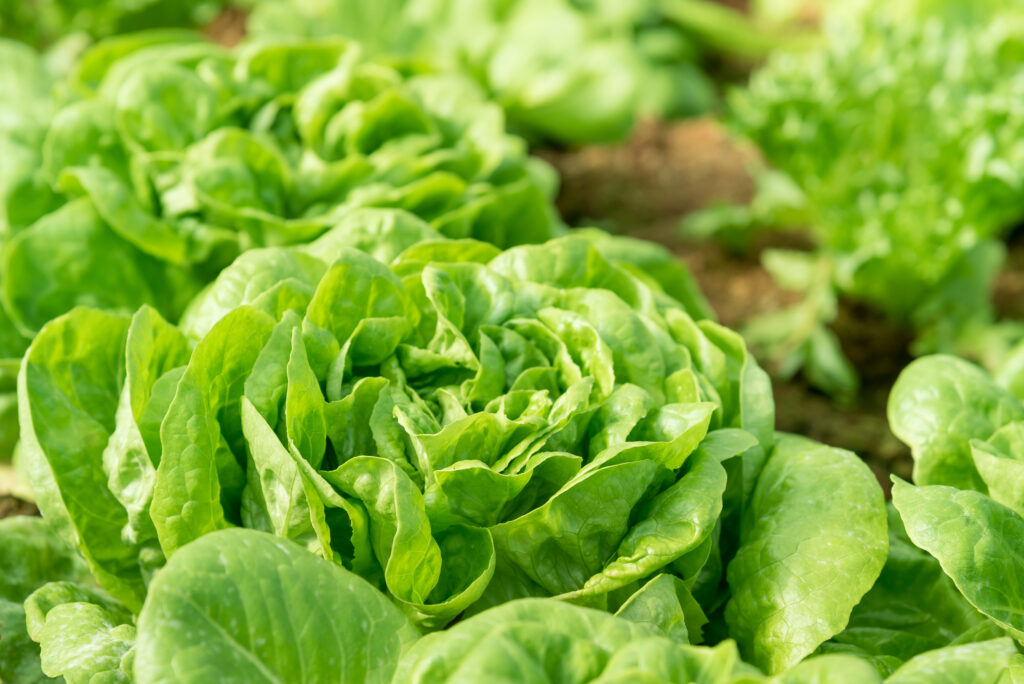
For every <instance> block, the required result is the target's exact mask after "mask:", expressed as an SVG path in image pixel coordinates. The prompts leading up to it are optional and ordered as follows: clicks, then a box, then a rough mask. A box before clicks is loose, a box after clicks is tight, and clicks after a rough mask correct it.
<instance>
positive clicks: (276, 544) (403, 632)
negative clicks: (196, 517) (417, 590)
mask: <svg viewBox="0 0 1024 684" xmlns="http://www.w3.org/2000/svg"><path fill="white" fill-rule="evenodd" d="M416 637H417V633H416V631H415V630H414V629H413V628H412V626H411V625H410V624H409V622H408V621H407V620H406V619H405V618H404V617H403V616H402V614H401V613H400V612H399V611H398V610H397V609H396V608H395V607H394V606H392V605H391V604H390V603H389V602H388V601H387V599H386V598H385V597H384V596H383V595H382V594H380V593H379V592H377V591H376V590H375V589H374V588H373V587H372V586H370V585H369V584H367V583H366V582H365V581H363V580H362V579H360V578H359V577H356V576H355V575H353V574H352V573H350V572H347V571H345V570H343V569H341V568H339V567H336V566H334V565H332V564H331V563H328V562H327V561H324V560H323V559H319V558H317V557H315V556H313V555H312V554H310V553H308V552H306V551H303V550H302V549H301V548H299V547H298V546H296V545H294V544H292V543H290V542H288V541H284V540H280V539H275V538H274V537H272V536H270V535H268V534H264V533H260V532H254V531H251V530H225V531H221V532H216V533H213V534H209V535H207V536H205V537H203V538H202V539H200V540H198V541H196V542H194V543H192V544H189V545H188V546H186V547H185V548H183V549H182V550H181V551H180V552H179V553H177V554H176V555H175V556H174V557H173V558H172V559H171V561H170V562H169V563H168V564H167V567H166V568H164V570H163V571H161V573H160V574H159V575H158V577H157V578H156V580H155V581H154V582H153V585H152V586H151V588H150V593H149V597H148V598H147V600H146V606H145V608H144V609H143V611H142V613H141V615H140V616H139V633H138V644H137V647H136V648H137V654H136V656H135V663H134V675H135V681H137V682H139V683H140V684H148V683H153V682H182V681H203V680H206V679H209V678H210V677H213V678H215V679H223V678H226V679H227V680H229V681H249V682H279V681H285V680H289V679H297V680H299V681H303V682H330V681H339V680H342V681H365V682H389V681H391V675H392V673H393V672H394V670H395V667H396V665H397V662H398V656H399V654H400V653H401V652H402V650H403V649H404V648H405V647H406V646H408V645H409V644H410V643H411V642H413V641H414V640H415V639H416Z"/></svg>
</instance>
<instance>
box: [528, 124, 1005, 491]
mask: <svg viewBox="0 0 1024 684" xmlns="http://www.w3.org/2000/svg"><path fill="white" fill-rule="evenodd" d="M540 154H541V156H542V157H544V158H545V159H547V160H548V161H550V162H551V163H553V164H554V165H555V167H556V168H557V169H558V170H559V172H560V173H561V174H562V191H561V193H560V196H559V199H558V203H559V208H560V209H561V210H562V212H563V215H564V216H565V218H566V219H567V220H568V221H569V222H570V223H571V224H575V225H579V224H581V223H598V224H599V225H602V226H604V227H606V228H609V229H611V230H613V231H616V232H622V233H628V234H630V235H633V236H636V237H642V238H645V239H650V240H654V241H656V242H659V243H661V244H664V245H665V246H667V247H669V248H670V249H672V250H673V251H674V252H676V253H677V254H678V255H679V256H680V257H681V258H682V259H683V260H684V261H685V262H686V263H687V265H688V266H689V267H690V269H691V271H692V272H693V274H694V276H695V277H696V278H697V280H698V282H699V283H700V285H701V287H702V289H703V290H704V293H705V295H706V296H707V298H708V300H709V301H710V303H711V305H712V306H713V307H714V309H715V311H716V312H717V314H718V317H719V320H720V321H721V322H722V323H723V324H725V325H728V326H729V327H731V328H740V327H742V325H743V324H744V323H745V322H746V321H748V320H750V319H751V318H752V317H753V316H755V315H757V314H759V313H763V312H766V311H772V310H775V309H778V308H780V307H783V306H787V305H790V304H793V303H794V302H795V301H796V298H795V295H794V294H793V293H791V292H786V291H784V290H781V289H780V288H779V287H778V286H776V285H775V283H774V282H773V281H772V279H771V276H770V275H769V274H768V273H767V271H765V270H764V268H762V267H761V264H760V253H761V252H762V251H763V250H764V249H766V248H768V247H787V248H791V249H800V248H807V247H809V245H808V244H807V242H806V239H805V238H803V237H802V236H800V235H797V234H782V235H774V236H770V237H766V238H763V239H759V240H757V241H755V243H754V245H753V246H752V248H751V249H750V250H749V251H748V252H747V253H745V254H737V253H734V252H731V251H728V250H726V249H725V248H723V247H722V246H720V245H717V244H714V243H706V242H694V241H692V240H687V239H685V238H683V237H682V236H681V234H680V231H679V229H678V225H679V219H680V218H682V217H683V216H685V215H686V214H689V213H691V212H694V211H696V210H698V209H701V208H704V207H707V206H710V205H711V204H714V203H716V202H732V203H742V202H746V201H748V200H749V199H750V197H751V194H752V192H753V183H752V182H751V179H750V177H749V175H748V174H747V172H746V169H747V167H748V164H749V163H750V161H751V160H753V159H755V152H754V151H752V150H751V149H749V148H745V147H743V146H740V145H738V144H736V143H735V142H734V141H733V140H731V139H730V137H729V136H728V135H727V133H726V132H725V131H724V129H723V128H722V126H721V125H720V124H718V123H716V122H714V121H712V120H709V119H695V120H690V121H682V122H677V123H672V124H664V123H654V122H648V123H645V124H643V125H642V126H640V127H639V129H638V130H637V132H636V134H635V135H634V136H633V139H632V140H630V141H629V142H628V143H626V144H624V145H618V146H595V147H588V148H584V149H582V150H579V151H570V152H566V151H559V152H551V151H548V152H542V153H540ZM1021 258H1022V261H1024V249H1022V257H1021ZM1021 287H1022V289H1024V283H1022V285H1021ZM1022 299H1024V298H1022ZM834 329H835V331H836V333H837V335H838V336H839V338H840V340H841V342H842V345H843V350H844V352H845V353H846V354H847V356H848V358H849V359H850V360H851V362H852V363H853V364H854V366H855V367H856V368H857V371H858V373H859V374H860V376H861V381H862V389H861V392H860V395H859V396H858V398H857V399H856V400H855V401H854V403H853V404H852V405H850V406H846V407H840V406H838V405H837V404H836V403H835V402H834V401H833V400H832V399H830V398H828V397H826V396H824V395H822V394H821V393H819V392H817V391H815V390H814V389H813V388H811V387H809V386H808V385H807V383H805V382H804V381H803V380H802V379H801V378H799V377H798V378H796V379H793V380H789V381H782V380H779V379H778V378H776V379H775V382H774V389H775V403H776V422H777V425H778V428H779V429H780V430H784V431H787V432H794V433H798V434H802V435H806V436H808V437H811V438H814V439H817V440H820V441H822V442H825V443H828V444H832V445H834V446H839V447H843V448H846V449H851V450H852V451H855V452H857V453H858V454H860V455H861V457H863V458H864V460H865V461H866V462H867V463H868V465H869V466H871V468H872V470H874V472H875V473H876V475H877V476H878V478H879V481H880V482H882V484H883V487H885V489H886V491H888V480H889V478H888V476H889V474H892V473H894V474H897V475H899V476H901V477H909V475H910V467H911V461H910V456H909V451H908V450H907V448H906V447H905V446H904V445H903V444H901V443H900V442H899V441H898V440H897V439H896V438H895V437H894V436H893V435H892V433H891V432H890V431H889V428H888V422H887V421H886V417H885V405H886V401H887V398H888V394H889V389H890V388H891V387H892V383H893V382H894V381H895V379H896V376H897V375H898V374H899V371H900V369H902V368H903V367H904V366H905V365H906V364H907V363H908V362H909V360H910V357H909V354H908V352H907V347H908V345H909V343H910V334H909V332H908V331H906V330H902V329H899V328H897V327H895V326H894V325H893V324H891V323H889V322H888V321H886V320H885V319H884V318H883V317H882V316H881V315H879V314H878V313H877V312H874V311H872V310H870V309H867V308H865V307H863V306H859V305H855V304H852V303H850V302H842V303H841V310H840V314H839V317H838V319H837V320H836V322H835V325H834Z"/></svg>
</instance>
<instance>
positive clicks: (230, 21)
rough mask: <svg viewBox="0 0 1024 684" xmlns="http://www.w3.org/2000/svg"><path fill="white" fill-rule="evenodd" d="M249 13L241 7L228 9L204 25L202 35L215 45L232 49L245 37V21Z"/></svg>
mask: <svg viewBox="0 0 1024 684" xmlns="http://www.w3.org/2000/svg"><path fill="white" fill-rule="evenodd" d="M248 16H249V12H248V11H247V10H245V9H243V8H241V7H228V8H225V9H224V10H223V11H222V12H221V13H220V14H218V15H217V16H216V17H215V18H214V20H213V21H211V22H210V23H209V24H207V25H206V28H204V29H203V33H204V34H206V37H207V38H209V39H210V40H212V41H213V42H215V43H220V44H221V45H223V46H224V47H234V46H236V45H238V44H239V43H240V42H242V38H244V37H245V20H246V18H248Z"/></svg>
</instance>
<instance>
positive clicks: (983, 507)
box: [825, 356, 1024, 682]
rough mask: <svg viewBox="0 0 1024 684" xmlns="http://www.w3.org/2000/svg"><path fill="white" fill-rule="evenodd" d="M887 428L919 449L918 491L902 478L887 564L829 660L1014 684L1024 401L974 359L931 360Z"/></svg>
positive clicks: (919, 367)
mask: <svg viewBox="0 0 1024 684" xmlns="http://www.w3.org/2000/svg"><path fill="white" fill-rule="evenodd" d="M889 420H890V423H891V425H892V429H893V432H895V433H896V435H897V436H898V437H899V438H900V439H902V440H903V441H904V442H906V443H907V444H908V445H909V446H910V448H911V450H912V453H913V456H914V480H915V485H911V484H908V483H906V482H903V481H902V480H899V479H898V478H894V480H895V483H894V485H893V490H892V498H893V504H894V507H891V508H890V525H889V533H890V546H889V548H890V556H889V560H888V561H887V563H886V566H885V569H883V571H882V574H881V576H880V578H879V581H878V583H877V584H876V585H875V587H874V588H873V589H872V590H871V591H870V592H869V593H868V594H867V596H865V598H864V600H863V601H862V602H861V604H860V605H859V606H858V607H857V608H855V609H854V611H853V614H852V616H851V618H850V624H849V626H848V627H847V629H846V630H845V631H844V632H843V633H842V634H840V635H839V636H837V637H836V638H835V639H834V640H833V641H832V642H830V643H829V644H826V647H825V650H826V651H842V652H847V653H855V654H858V655H860V656H862V657H867V658H868V659H869V660H870V661H871V662H873V663H874V664H875V665H876V667H878V669H879V670H881V671H883V672H886V671H891V670H892V669H893V668H894V667H897V666H899V665H900V664H901V663H903V662H906V663H907V664H906V665H904V666H902V667H901V668H900V669H899V670H898V672H906V671H907V670H908V668H909V669H910V671H911V672H914V671H916V672H917V674H916V676H915V678H911V679H906V681H935V680H933V679H927V677H928V676H931V675H929V674H928V673H929V672H931V673H933V675H934V673H935V672H942V673H943V674H944V676H945V681H978V682H980V681H986V682H988V681H991V682H1006V681H1015V680H1014V677H1020V676H1021V672H1022V667H1024V658H1022V656H1020V655H1018V650H1019V644H1020V643H1021V642H1022V638H1024V636H1022V635H1024V622H1022V620H1021V615H1022V612H1024V611H1022V607H1024V589H1022V586H1021V577H1022V576H1024V567H1022V565H1024V563H1022V561H1021V558H1020V554H1019V552H1018V547H1019V540H1020V539H1021V536H1022V535H1024V518H1022V517H1021V515H1022V513H1024V508H1022V504H1024V498H1022V492H1024V487H1022V486H1021V483H1022V482H1024V479H1022V474H1024V468H1022V466H1021V464H1022V463H1024V449H1022V446H1024V439H1022V438H1024V402H1022V401H1021V400H1020V399H1018V398H1017V397H1015V396H1014V395H1012V394H1011V393H1009V392H1008V391H1007V390H1006V389H1004V388H1002V387H1000V386H999V385H998V384H997V383H996V381H995V380H994V379H993V378H992V377H991V376H989V375H988V374H987V373H986V372H985V371H983V370H982V369H980V368H978V367H977V366H974V365H973V364H970V363H968V362H967V361H964V360H962V359H959V358H956V357H953V356H929V357H926V358H923V359H919V360H917V361H915V362H914V363H912V364H911V365H910V366H908V367H907V368H906V370H904V372H903V373H902V374H901V376H900V378H899V380H898V381H897V383H896V386H895V387H894V388H893V391H892V395H891V397H890V401H889ZM1014 641H1016V642H1017V646H1014V645H1013V642H1014ZM993 649H995V650H994V651H993ZM985 653H990V654H991V657H992V660H991V661H988V660H987V658H988V657H987V656H985V655H984V654H985ZM997 653H1001V654H1002V655H999V656H998V657H997ZM1008 659H1009V660H1008ZM915 663H916V665H914V664H915ZM986 663H987V664H986ZM911 665H914V666H913V667H911ZM893 679H897V677H896V676H895V675H894V677H893ZM898 681H904V680H898Z"/></svg>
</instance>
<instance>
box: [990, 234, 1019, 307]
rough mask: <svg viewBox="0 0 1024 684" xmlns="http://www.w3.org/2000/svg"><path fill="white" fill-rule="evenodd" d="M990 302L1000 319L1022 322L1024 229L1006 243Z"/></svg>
mask: <svg viewBox="0 0 1024 684" xmlns="http://www.w3.org/2000/svg"><path fill="white" fill-rule="evenodd" d="M992 301H993V304H994V306H995V309H996V314H997V315H998V316H999V317H1000V318H1007V319H1011V320H1018V321H1019V320H1024V227H1020V228H1018V229H1017V230H1016V231H1014V232H1013V234H1012V235H1011V236H1010V238H1009V240H1008V241H1007V245H1006V263H1005V264H1004V266H1003V270H1002V272H1000V274H999V276H998V277H996V281H995V284H994V287H993V292H992Z"/></svg>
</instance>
